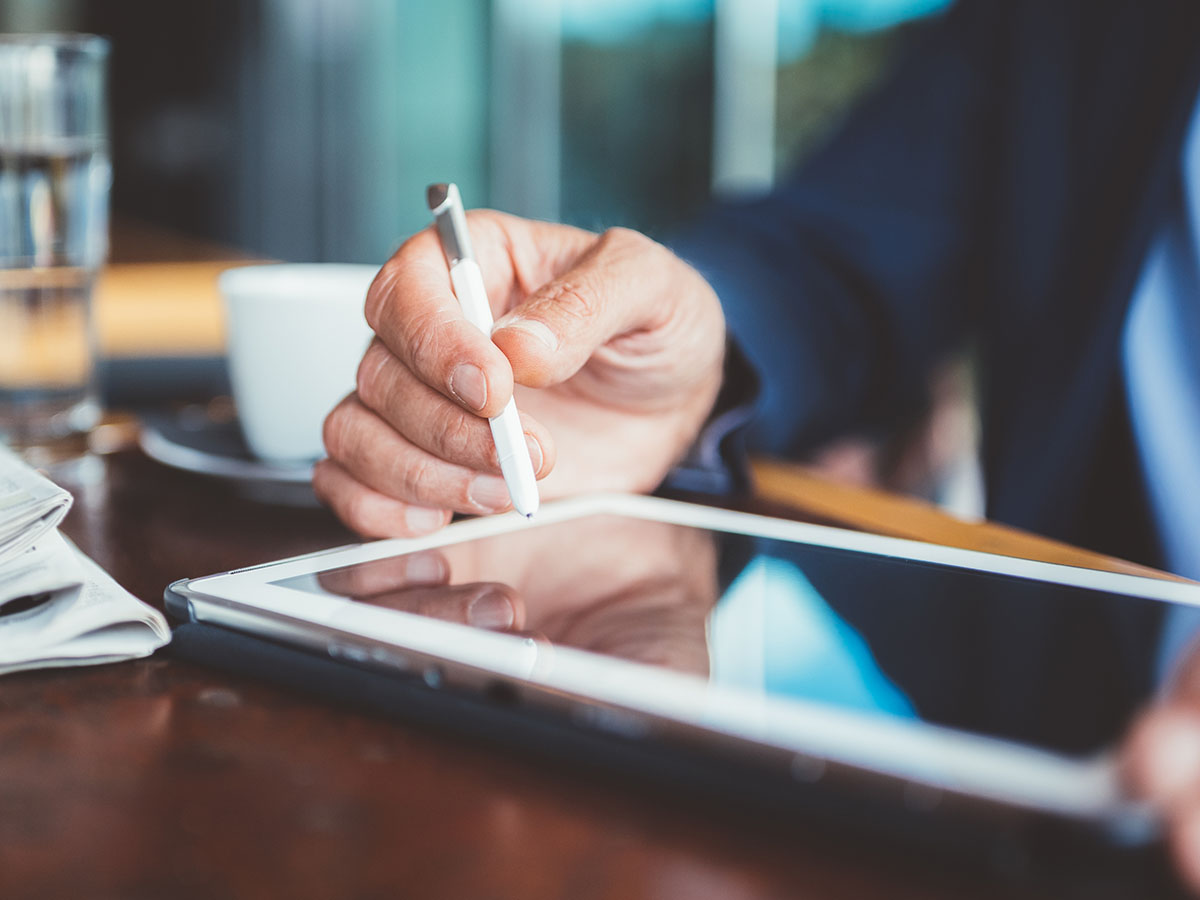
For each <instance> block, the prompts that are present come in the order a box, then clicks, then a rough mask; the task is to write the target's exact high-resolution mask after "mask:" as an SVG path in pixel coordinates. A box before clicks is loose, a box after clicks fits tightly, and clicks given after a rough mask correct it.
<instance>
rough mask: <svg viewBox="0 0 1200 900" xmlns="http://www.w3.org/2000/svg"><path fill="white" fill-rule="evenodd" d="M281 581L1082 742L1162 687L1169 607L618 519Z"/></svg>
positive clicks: (638, 656)
mask: <svg viewBox="0 0 1200 900" xmlns="http://www.w3.org/2000/svg"><path fill="white" fill-rule="evenodd" d="M274 583H275V584H277V585H279V586H282V587H289V588H293V589H297V590H303V591H308V592H313V593H326V594H333V595H337V596H342V597H348V598H351V599H353V600H356V601H359V602H363V603H370V604H372V605H374V606H379V607H386V608H390V609H396V610H402V611H404V612H409V613H416V614H420V615H427V616H433V617H436V618H439V619H445V620H448V621H453V622H457V623H463V624H467V625H473V626H476V627H480V628H489V629H494V630H500V631H506V632H511V633H514V634H522V635H535V636H538V637H540V638H544V639H547V640H549V641H551V642H554V643H557V644H560V645H564V646H571V647H577V648H581V649H584V650H589V651H592V652H595V653H601V654H606V655H610V656H616V657H620V658H623V659H628V660H634V661H637V662H641V663H648V664H651V665H657V666H666V667H669V668H672V669H675V670H678V671H683V672H688V673H692V674H694V675H696V676H700V677H705V678H709V679H712V680H713V681H716V682H719V683H722V684H728V685H736V686H737V687H739V688H743V689H745V690H747V691H751V692H766V693H769V694H772V695H775V696H787V697H796V698H803V699H806V700H813V701H817V702H821V703H826V704H831V705H835V706H839V707H843V708H851V709H855V710H858V711H865V712H869V713H871V714H878V715H886V716H896V717H906V718H911V717H915V718H920V719H923V720H926V721H930V722H934V723H938V724H944V725H949V726H952V727H955V728H961V729H965V730H969V731H975V732H979V733H983V734H988V735H993V736H997V737H1003V738H1009V739H1014V740H1019V741H1024V742H1027V743H1032V744H1037V745H1040V746H1045V747H1048V748H1051V749H1055V750H1060V751H1064V752H1068V753H1081V754H1082V753H1088V752H1092V751H1095V750H1098V749H1101V748H1103V747H1104V746H1107V745H1109V744H1111V743H1113V742H1115V741H1116V740H1117V739H1118V738H1119V737H1120V735H1121V734H1122V732H1123V731H1124V729H1125V726H1126V724H1127V723H1128V721H1129V718H1130V716H1131V714H1132V712H1133V710H1134V709H1135V708H1136V706H1137V705H1138V704H1139V703H1140V702H1142V701H1143V700H1144V699H1145V698H1146V697H1147V696H1148V695H1149V693H1150V692H1151V690H1152V687H1153V684H1152V675H1153V672H1154V670H1155V651H1156V648H1157V644H1158V633H1159V630H1160V624H1161V619H1162V615H1163V606H1164V604H1161V603H1159V602H1157V601H1153V600H1142V599H1137V598H1129V597H1122V596H1118V595H1112V594H1101V593H1097V592H1094V591H1087V590H1084V589H1081V588H1073V587H1064V586H1057V585H1049V584H1044V583H1040V582H1032V581H1027V580H1024V579H1018V578H1013V577H1009V576H1001V575H989V574H985V573H979V572H973V571H969V570H963V569H956V568H953V567H950V566H940V565H934V564H929V563H917V562H909V561H905V560H900V559H894V558H890V557H885V556H875V555H869V554H861V553H851V552H849V551H844V550H834V549H829V548H824V547H815V546H811V545H806V544H793V543H789V542H784V541H777V540H770V539H761V538H749V537H743V536H740V535H732V534H724V533H716V532H710V531H705V530H702V529H698V528H689V527H686V526H678V525H671V524H666V523H662V522H651V521H645V520H641V519H634V518H627V517H622V516H613V515H598V516H589V517H584V518H581V519H576V520H572V521H568V522H565V523H557V524H552V525H542V526H535V527H531V528H521V529H519V530H517V531H514V532H511V533H508V534H505V535H500V536H496V537H491V538H486V539H482V540H477V541H471V542H467V543H463V544H457V545H452V546H448V547H442V548H438V549H436V550H429V551H423V552H419V553H415V554H410V555H405V556H397V557H391V558H387V559H382V560H377V561H374V562H370V563H364V564H360V565H354V566H347V567H343V568H338V569H331V570H329V571H325V572H321V573H318V574H316V575H305V576H300V577H298V578H291V579H287V580H283V581H278V582H274Z"/></svg>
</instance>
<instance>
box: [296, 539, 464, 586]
mask: <svg viewBox="0 0 1200 900" xmlns="http://www.w3.org/2000/svg"><path fill="white" fill-rule="evenodd" d="M449 580H450V563H449V562H447V561H446V557H445V556H444V555H443V554H442V553H441V552H440V551H438V550H420V551H418V552H416V553H405V554H404V555H403V556H387V557H384V558H383V559H374V560H371V561H370V562H365V563H357V564H355V565H352V566H345V567H343V568H341V569H330V570H329V571H328V572H321V573H319V574H318V575H317V581H318V583H319V584H320V585H321V587H322V588H324V589H325V590H327V591H329V592H330V593H331V594H338V595H339V596H342V597H372V596H374V595H375V594H382V593H385V592H387V591H394V590H396V589H397V588H401V587H409V586H412V585H437V584H445V583H446V582H447V581H449Z"/></svg>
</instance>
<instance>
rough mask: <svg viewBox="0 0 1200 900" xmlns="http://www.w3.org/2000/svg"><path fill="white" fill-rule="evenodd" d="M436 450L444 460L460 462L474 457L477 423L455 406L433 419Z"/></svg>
mask: <svg viewBox="0 0 1200 900" xmlns="http://www.w3.org/2000/svg"><path fill="white" fill-rule="evenodd" d="M431 424H432V426H433V429H434V430H433V435H432V440H433V445H434V450H435V452H436V453H437V454H438V456H440V457H441V458H442V459H446V460H453V461H459V460H463V459H466V458H468V457H470V456H472V455H473V454H472V450H473V448H474V444H475V439H476V437H477V428H476V422H473V421H471V418H469V417H468V416H467V415H466V414H465V413H463V412H462V411H461V410H459V409H458V408H457V407H454V406H447V407H445V408H444V409H443V410H442V411H440V412H439V413H437V414H436V415H435V416H434V417H433V421H432V423H431Z"/></svg>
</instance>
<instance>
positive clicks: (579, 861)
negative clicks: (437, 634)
mask: <svg viewBox="0 0 1200 900" xmlns="http://www.w3.org/2000/svg"><path fill="white" fill-rule="evenodd" d="M87 463H88V464H87V465H82V466H79V467H77V468H76V469H75V471H74V472H73V473H71V474H70V476H69V477H65V478H64V479H63V480H65V482H66V483H67V485H68V486H69V487H70V488H71V489H72V490H73V492H74V493H75V495H76V498H77V503H76V506H75V508H74V509H73V511H72V513H71V515H70V517H69V519H68V521H67V524H66V531H67V532H68V533H69V534H70V536H71V537H72V538H74V539H75V540H76V541H77V542H78V543H79V544H80V546H81V547H82V548H83V549H84V550H85V551H86V552H88V553H89V554H91V555H92V556H93V557H94V558H95V559H96V560H97V561H99V562H100V563H101V564H102V565H103V566H104V567H105V568H106V569H108V571H110V572H111V573H112V574H113V575H114V577H115V578H116V579H117V580H118V581H120V582H121V583H122V584H123V585H125V586H126V587H128V588H129V589H130V590H131V591H132V592H133V593H135V594H136V595H138V596H139V597H141V598H142V599H144V600H146V601H147V602H149V603H152V604H154V605H157V606H160V607H161V595H162V590H163V587H164V586H165V585H166V584H167V583H168V582H169V581H172V580H174V579H176V578H179V577H182V576H194V575H202V574H207V573H210V572H215V571H219V570H225V569H230V568H233V567H237V566H242V565H247V564H250V563H255V562H261V561H264V560H269V559H272V558H277V557H281V556H285V555H291V554H296V553H301V552H306V551H309V550H314V549H317V548H321V547H326V546H331V545H334V544H336V543H339V542H345V541H348V540H350V539H352V536H351V535H350V534H349V533H347V532H346V531H345V530H344V529H343V528H342V527H341V526H340V525H339V524H338V523H337V522H336V521H335V520H334V519H333V518H332V517H331V516H330V515H329V514H327V513H326V512H324V511H323V510H320V509H315V508H314V509H290V508H280V507H271V506H266V505H261V504H258V503H255V502H253V501H251V500H248V499H244V498H241V497H239V496H237V495H236V494H234V493H232V492H231V491H230V490H229V489H227V488H225V487H223V486H222V485H220V484H218V483H216V482H212V481H207V480H204V479H202V478H199V477H195V476H190V475H185V474H183V473H177V472H173V471H170V470H168V469H165V468H163V467H161V466H158V465H156V464H155V463H153V462H151V461H149V460H148V459H146V458H145V457H143V456H142V455H141V454H140V453H139V452H137V451H136V450H123V451H120V452H116V453H113V454H110V455H107V456H102V457H95V458H92V459H91V460H88V461H87ZM759 474H760V485H761V487H760V490H761V492H762V495H763V496H764V497H767V498H770V499H771V500H773V501H774V502H776V503H782V502H787V503H790V504H791V505H792V507H793V508H794V509H795V510H797V512H798V513H799V514H800V515H803V514H804V513H805V511H806V510H807V511H808V512H809V513H811V514H815V515H817V516H820V517H823V518H827V517H829V516H831V515H836V516H837V517H841V518H842V519H844V520H847V521H849V522H851V523H856V522H857V524H860V525H863V526H866V527H872V528H874V529H875V530H882V531H888V530H890V531H893V532H896V533H908V534H911V532H912V531H913V529H914V528H916V530H917V531H918V532H920V533H923V534H926V535H928V536H930V537H932V538H934V539H936V540H941V541H943V542H947V543H960V544H964V545H968V546H978V545H979V544H980V542H984V543H987V544H988V545H989V546H990V547H991V548H992V549H997V550H1001V551H1002V552H1003V551H1006V550H1008V551H1012V552H1018V553H1022V554H1023V555H1031V556H1039V555H1040V556H1042V557H1049V558H1055V555H1056V554H1059V553H1067V554H1069V555H1070V554H1075V553H1076V551H1071V550H1069V549H1067V548H1061V547H1059V546H1058V545H1053V544H1049V543H1042V542H1038V541H1037V540H1036V539H1032V538H1029V537H1028V536H1022V535H1018V534H1015V533H1012V532H1008V531H1006V530H1003V529H1000V530H988V529H986V528H985V529H984V532H983V533H982V534H981V533H980V532H979V530H978V527H977V526H972V525H967V524H964V523H958V522H956V520H952V519H948V518H947V517H945V516H942V515H940V514H939V513H937V512H936V511H934V510H932V509H931V508H927V507H923V506H920V505H919V504H918V505H914V504H912V502H911V501H904V500H899V499H897V498H892V497H887V496H882V495H876V494H872V493H870V492H864V491H858V490H854V489H847V488H838V487H833V486H830V485H827V484H824V483H823V482H821V481H819V480H817V479H815V478H813V476H812V475H811V474H810V473H805V472H804V471H802V470H796V469H792V468H788V467H781V466H777V465H769V464H763V465H762V466H760V469H759ZM1006 541H1007V542H1008V543H1006ZM1071 560H1072V561H1074V562H1077V563H1078V562H1088V563H1093V564H1096V565H1100V566H1104V567H1107V568H1117V569H1121V568H1125V567H1126V566H1125V564H1122V563H1119V562H1116V561H1112V560H1105V559H1102V558H1098V557H1091V556H1089V557H1087V558H1086V559H1084V558H1081V557H1079V556H1077V555H1074V556H1071ZM1017 895H1019V896H1028V895H1029V894H1028V892H1027V891H1026V890H1024V889H1021V888H1019V887H1015V886H1011V885H1010V886H1008V887H1004V886H998V885H993V884H989V883H986V882H985V880H984V879H982V878H981V877H980V876H979V875H972V874H970V873H964V872H955V871H950V870H948V869H947V868H946V867H945V866H944V865H943V864H941V863H935V862H933V861H931V860H929V859H927V858H925V857H922V856H920V855H915V856H914V855H908V854H905V853H903V852H897V851H895V850H889V849H888V848H885V847H880V846H875V845H871V844H867V845H863V844H862V843H861V842H858V841H855V840H850V839H847V838H844V837H842V838H838V837H830V836H827V835H824V834H823V833H822V829H821V828H820V827H819V825H818V826H805V827H801V828H787V829H783V830H780V829H779V828H775V827H770V826H768V825H765V824H761V825H755V824H754V823H752V822H747V821H745V820H744V819H739V818H735V819H729V818H728V817H727V816H726V815H725V814H724V811H723V810H722V809H720V808H713V807H711V806H710V807H703V806H702V807H700V808H699V809H698V808H696V806H695V805H688V804H675V803H668V802H664V801H663V798H662V797H658V796H646V795H645V793H644V792H643V791H638V790H633V789H631V787H630V786H629V785H628V784H627V783H623V782H621V781H619V780H613V779H610V778H603V779H599V778H595V777H591V776H584V775H582V774H581V773H579V772H578V771H573V770H572V769H571V767H570V766H569V765H567V766H563V767H561V768H553V769H550V770H548V769H547V767H546V766H545V765H544V764H542V763H537V764H531V763H530V762H528V761H526V760H524V759H522V758H521V757H520V756H519V755H518V754H516V753H512V752H501V751H498V750H496V749H495V748H492V747H482V746H473V745H470V744H468V743H466V742H464V741H462V740H456V739H452V738H447V737H441V736H438V735H436V734H433V733H429V732H424V731H421V730H415V729H413V728H409V727H404V726H402V725H399V724H396V723H394V722H391V721H385V720H382V719H377V718H372V717H369V716H366V715H362V714H357V713H353V712H349V711H346V710H343V709H338V708H334V707H332V706H329V705H325V704H322V703H320V702H316V701H314V700H311V699H308V698H306V697H304V696H300V695H297V694H293V693H289V692H286V691H283V690H279V689H275V688H272V687H269V686H267V685H264V684H262V683H256V682H252V681H249V680H246V679H243V678H238V677H233V676H229V675H226V674H222V673H218V672H216V671H213V670H209V669H205V668H200V667H198V666H195V665H192V664H187V663H183V662H180V661H177V660H172V659H169V658H167V657H165V656H159V657H155V658H152V659H149V660H145V661H140V662H133V663H125V664H119V665H110V666H103V667H96V668H91V669H76V670H60V671H50V672H42V673H29V674H21V675H15V676H9V677H5V678H4V679H2V680H0V897H3V898H5V900H16V898H24V897H31V898H32V897H36V898H72V897H88V898H130V900H136V898H163V897H171V898H178V900H184V898H193V897H194V898H215V897H267V896H286V897H296V898H307V897H313V898H317V897H321V898H325V897H356V898H360V897H361V898H374V897H380V898H382V897H422V898H442V897H445V898H451V897H453V898H460V897H470V898H490V897H495V898H501V897H514V898H516V897H520V898H543V897H545V898H549V897H569V898H622V900H624V898H636V897H662V898H676V897H700V898H722V900H738V898H767V897H796V896H803V897H811V898H873V897H880V898H882V897H887V898H909V897H912V898H916V897H922V898H928V897H934V898H938V897H946V898H950V897H955V898H957V897H962V896H972V897H1007V896H1017Z"/></svg>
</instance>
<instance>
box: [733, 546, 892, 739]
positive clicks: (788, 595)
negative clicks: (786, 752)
mask: <svg viewBox="0 0 1200 900" xmlns="http://www.w3.org/2000/svg"><path fill="white" fill-rule="evenodd" d="M709 652H710V654H711V662H712V673H713V680H714V681H715V682H717V683H718V684H724V685H729V686H735V687H739V688H745V689H749V690H754V691H766V692H767V693H768V694H774V695H784V696H788V697H795V698H797V699H804V700H813V701H817V702H821V703H829V704H833V705H836V706H840V707H843V708H849V709H854V710H857V711H863V712H877V713H885V714H888V715H892V716H901V717H904V718H915V717H916V711H915V710H914V709H913V705H912V703H911V702H910V701H909V699H908V698H907V697H906V696H905V695H904V693H903V692H901V691H900V690H899V689H898V688H897V687H896V686H895V685H894V684H893V683H892V682H891V681H890V680H889V679H888V677H887V676H886V675H885V674H884V673H883V671H882V670H881V669H880V668H879V666H878V665H877V664H876V662H875V658H874V656H873V655H872V653H871V648H870V647H869V646H867V643H866V641H864V640H863V639H862V637H860V636H859V634H858V632H857V631H855V630H854V629H853V628H851V627H850V626H849V625H847V624H846V622H845V621H843V620H842V619H841V617H839V616H838V615H837V613H835V612H834V611H833V610H832V609H831V608H830V606H829V604H827V603H826V602H825V601H824V600H823V599H822V598H821V595H820V594H818V593H817V591H816V589H815V588H814V587H813V586H812V584H811V583H810V582H809V581H808V579H807V578H805V577H804V575H803V574H802V573H801V572H800V570H799V569H798V568H797V567H796V566H795V565H794V564H792V563H790V562H787V561H786V560H782V559H775V558H773V557H769V556H759V557H756V558H755V559H753V560H752V561H751V562H750V564H749V565H748V566H746V568H745V569H743V570H742V572H741V573H740V574H739V575H738V577H737V578H736V579H735V580H734V582H733V584H731V585H730V586H729V589H728V591H726V593H725V596H724V598H723V599H722V600H721V602H720V603H719V604H718V606H717V608H716V609H715V610H714V611H713V614H712V617H711V619H710V620H709Z"/></svg>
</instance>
